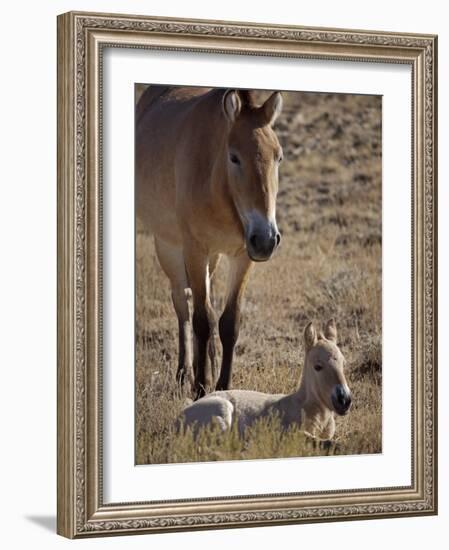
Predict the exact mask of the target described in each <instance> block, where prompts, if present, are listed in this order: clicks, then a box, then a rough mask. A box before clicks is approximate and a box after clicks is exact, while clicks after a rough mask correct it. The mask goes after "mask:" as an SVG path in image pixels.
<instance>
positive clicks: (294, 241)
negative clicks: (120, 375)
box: [136, 92, 382, 464]
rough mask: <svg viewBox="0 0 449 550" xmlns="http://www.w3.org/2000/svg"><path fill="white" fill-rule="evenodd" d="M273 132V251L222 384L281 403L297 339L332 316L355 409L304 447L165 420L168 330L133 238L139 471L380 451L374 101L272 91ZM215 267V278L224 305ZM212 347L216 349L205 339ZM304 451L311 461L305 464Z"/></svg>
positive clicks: (169, 396)
mask: <svg viewBox="0 0 449 550" xmlns="http://www.w3.org/2000/svg"><path fill="white" fill-rule="evenodd" d="M283 95H284V109H283V113H282V115H281V117H280V118H279V119H278V121H277V123H276V131H277V134H278V136H279V139H280V141H281V144H282V146H283V149H284V162H283V164H282V166H281V170H280V190H279V195H278V201H277V220H278V225H279V229H280V231H281V233H282V237H283V238H282V243H281V246H280V248H279V249H278V251H277V252H276V254H275V256H274V258H273V259H272V260H270V261H269V262H266V263H263V264H257V265H256V266H255V267H254V269H253V271H252V274H251V277H250V281H249V284H248V288H247V290H246V294H245V299H244V304H243V309H242V316H243V319H242V326H241V331H240V338H239V342H238V344H237V346H236V353H235V366H234V373H233V381H232V383H233V387H234V388H242V389H252V390H258V391H265V392H269V393H289V392H291V391H293V390H294V389H295V388H296V387H297V385H298V383H299V379H300V375H301V368H302V362H303V356H304V349H303V341H302V332H303V329H304V326H305V325H306V323H307V322H308V321H309V320H314V321H315V322H317V323H318V324H319V323H322V322H325V321H326V320H327V319H328V318H330V317H335V319H336V320H337V324H338V330H339V345H340V347H341V349H342V352H343V354H344V355H345V357H346V359H347V365H348V366H347V379H348V383H349V386H350V388H351V390H352V392H353V397H354V405H353V408H352V410H351V412H350V413H349V415H348V416H346V417H343V418H338V419H337V430H336V437H335V445H334V446H333V447H332V448H331V450H329V449H323V448H313V446H312V445H311V444H310V442H308V441H307V440H306V438H305V437H304V435H303V434H302V433H301V432H300V431H298V430H296V431H295V430H292V431H291V432H288V433H284V434H282V433H281V431H280V429H279V426H278V425H277V424H276V420H275V419H271V420H269V421H265V422H263V423H261V424H260V425H259V424H258V425H257V427H255V428H254V430H253V431H252V433H251V434H248V437H247V438H245V439H243V440H239V438H238V434H237V433H234V431H231V432H229V433H228V434H217V433H215V432H214V430H212V433H209V431H208V430H205V433H204V435H201V436H200V438H199V439H198V440H197V441H195V440H194V438H193V437H192V434H191V433H190V434H189V433H188V432H187V433H185V434H179V433H177V432H176V431H175V430H174V423H175V420H176V418H177V417H178V415H179V412H180V411H181V409H182V407H183V405H184V397H183V396H182V395H180V393H179V391H178V388H177V386H176V382H175V372H176V366H177V321H176V316H175V313H174V311H173V307H172V303H171V298H170V291H169V284H168V280H167V279H166V277H165V275H164V274H163V273H162V270H161V269H160V267H159V265H158V262H157V259H156V256H155V252H154V245H153V240H152V237H151V235H148V234H145V233H143V232H141V231H140V230H139V229H138V231H137V235H136V293H137V295H136V462H137V463H138V464H149V463H166V462H191V461H206V460H207V461H208V460H232V459H252V458H268V457H269V458H273V457H287V456H314V455H315V454H329V453H332V454H335V453H337V454H357V453H378V452H381V450H382V437H381V436H382V332H381V331H382V325H381V319H382V300H381V298H382V288H381V278H382V263H381V258H382V225H381V219H382V218H381V212H382V196H381V98H380V97H377V96H362V95H346V94H321V93H302V92H289V93H284V94H283ZM225 263H226V262H225V261H222V262H221V263H220V266H219V268H218V273H217V280H216V289H215V290H216V307H217V310H219V311H220V310H221V309H222V308H223V295H224V285H225ZM217 349H220V346H219V345H218V341H217ZM308 453H312V455H310V454H308Z"/></svg>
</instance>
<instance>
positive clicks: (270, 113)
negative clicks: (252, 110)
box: [262, 92, 282, 124]
mask: <svg viewBox="0 0 449 550" xmlns="http://www.w3.org/2000/svg"><path fill="white" fill-rule="evenodd" d="M262 109H263V114H264V118H265V121H266V123H267V124H273V123H274V121H275V120H276V119H277V117H278V116H279V115H280V113H281V111H282V95H281V92H273V93H272V94H271V95H270V97H269V98H268V99H267V100H266V101H265V103H264V104H263V105H262Z"/></svg>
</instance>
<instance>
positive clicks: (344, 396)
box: [181, 319, 352, 439]
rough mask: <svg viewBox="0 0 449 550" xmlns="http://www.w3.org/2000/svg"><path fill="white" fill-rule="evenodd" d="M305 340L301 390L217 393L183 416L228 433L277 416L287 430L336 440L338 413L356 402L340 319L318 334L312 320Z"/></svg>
mask: <svg viewBox="0 0 449 550" xmlns="http://www.w3.org/2000/svg"><path fill="white" fill-rule="evenodd" d="M304 341H305V348H306V355H305V362H304V370H303V375H302V378H301V383H300V385H299V389H298V390H297V391H295V392H294V393H291V394H289V395H284V394H268V393H261V392H256V391H249V390H227V391H217V392H214V393H211V394H208V395H206V396H205V397H203V398H202V399H199V400H198V401H196V402H195V403H192V404H191V405H189V406H188V407H186V408H185V409H184V411H183V413H182V417H181V421H182V422H183V424H184V426H185V427H187V426H191V427H192V428H193V429H194V430H197V429H198V428H200V427H202V426H208V425H210V424H212V423H213V422H216V423H217V424H218V425H219V426H220V428H221V429H222V430H223V431H224V430H227V429H229V428H230V427H231V426H232V424H233V423H234V422H237V426H238V429H239V432H240V433H241V434H243V432H244V431H245V429H246V428H247V427H248V426H251V425H252V424H253V423H254V422H255V421H256V420H258V419H260V418H264V417H267V416H270V415H272V414H277V415H279V418H280V421H281V425H282V426H283V428H284V429H287V428H289V427H290V426H292V425H297V426H298V427H299V426H301V427H302V429H303V430H304V431H305V432H306V433H308V434H310V435H312V436H314V437H317V438H319V439H331V438H332V437H333V436H334V433H335V420H334V413H337V414H339V415H345V414H346V413H347V412H348V411H349V408H350V406H351V401H352V399H351V393H350V391H349V388H348V385H347V383H346V379H345V375H344V372H343V367H344V364H345V359H344V357H343V355H342V353H341V351H340V349H339V348H338V346H337V329H336V326H335V323H334V320H333V319H331V320H330V321H328V323H327V324H326V327H325V331H324V335H323V334H321V333H319V334H317V332H316V330H315V327H314V326H313V324H312V323H309V324H308V325H307V326H306V328H305V330H304Z"/></svg>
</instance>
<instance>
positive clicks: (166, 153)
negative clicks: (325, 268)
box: [136, 86, 282, 396]
mask: <svg viewBox="0 0 449 550" xmlns="http://www.w3.org/2000/svg"><path fill="white" fill-rule="evenodd" d="M281 108H282V97H281V94H280V93H279V92H274V93H273V94H271V95H270V97H269V98H268V99H267V100H266V101H265V103H263V105H257V104H256V103H255V101H254V94H253V93H252V92H250V91H243V90H222V89H209V88H194V87H167V86H150V87H149V88H147V90H146V91H145V92H144V93H143V95H142V97H141V98H140V101H139V103H138V106H137V113H136V178H137V183H136V210H137V215H138V217H139V218H140V220H141V221H142V223H143V225H144V227H145V228H146V229H147V230H149V231H151V232H152V233H153V235H154V239H155V247H156V252H157V256H158V259H159V262H160V264H161V266H162V269H163V270H164V272H165V273H166V275H167V277H168V278H169V280H170V283H171V291H172V299H173V304H174V307H175V310H176V315H177V317H178V324H179V362H178V374H177V376H178V380H180V382H181V383H182V382H183V381H184V380H185V375H186V374H189V375H190V372H191V369H192V366H193V367H194V377H195V378H194V390H195V392H196V395H197V396H201V395H203V394H204V393H205V392H206V391H209V390H210V389H211V386H212V383H213V382H212V372H211V366H210V363H209V361H208V349H209V342H210V340H211V335H212V334H213V330H214V327H215V324H216V320H215V313H214V311H213V308H212V305H211V299H210V281H211V277H212V275H213V273H214V270H215V268H216V266H217V263H218V260H219V258H220V256H221V255H226V256H227V257H228V259H229V284H228V291H227V298H226V305H225V308H224V311H223V313H222V315H221V317H220V321H219V334H220V339H221V342H222V346H223V355H222V365H221V371H220V376H219V379H218V382H217V385H216V389H219V390H225V389H229V386H230V379H231V370H232V360H233V354H234V346H235V343H236V341H237V337H238V333H239V325H240V303H241V298H242V294H243V290H244V287H245V284H246V281H247V276H248V273H249V270H250V267H251V265H252V262H260V261H266V260H268V259H269V258H270V257H271V256H272V254H273V252H274V250H275V248H276V247H277V246H278V244H279V241H280V234H279V231H278V228H277V225H276V217H275V210H276V194H277V190H278V166H279V163H280V161H281V160H282V149H281V147H280V145H279V141H278V139H277V137H276V134H275V132H274V131H273V129H272V124H273V122H274V120H275V119H276V117H277V116H278V115H279V113H280V111H281ZM189 288H190V289H191V292H192V297H193V315H192V316H191V315H190V313H189V303H188V300H189V294H190V293H189V291H188V289H189ZM191 317H192V320H191ZM192 324H193V332H194V336H195V346H193V345H192V338H191V328H192V327H191V325H192Z"/></svg>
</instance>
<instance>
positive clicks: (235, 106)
mask: <svg viewBox="0 0 449 550" xmlns="http://www.w3.org/2000/svg"><path fill="white" fill-rule="evenodd" d="M222 107H223V112H224V114H225V115H226V117H227V119H228V120H229V122H231V123H233V122H235V119H236V118H237V117H238V116H239V113H240V111H241V109H242V102H241V100H240V97H239V95H238V93H237V91H236V90H226V92H225V93H224V96H223V103H222Z"/></svg>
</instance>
